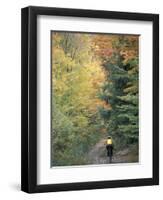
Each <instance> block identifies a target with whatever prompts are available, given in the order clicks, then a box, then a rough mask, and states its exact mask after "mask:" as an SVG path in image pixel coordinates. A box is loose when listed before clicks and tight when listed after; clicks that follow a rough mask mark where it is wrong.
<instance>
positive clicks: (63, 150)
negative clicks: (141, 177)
mask: <svg viewBox="0 0 163 200" xmlns="http://www.w3.org/2000/svg"><path fill="white" fill-rule="evenodd" d="M51 60H52V66H51V68H52V70H51V73H52V74H51V77H52V80H51V87H52V88H51V95H52V96H51V102H52V103H51V113H52V119H51V166H72V165H89V164H105V163H107V160H106V149H105V139H106V138H107V136H108V135H109V136H111V137H112V139H113V145H114V154H113V155H114V156H113V162H114V163H130V162H131V163H132V162H138V160H139V112H138V107H139V36H138V35H127V34H102V33H77V32H59V31H58V32H55V31H53V32H52V33H51Z"/></svg>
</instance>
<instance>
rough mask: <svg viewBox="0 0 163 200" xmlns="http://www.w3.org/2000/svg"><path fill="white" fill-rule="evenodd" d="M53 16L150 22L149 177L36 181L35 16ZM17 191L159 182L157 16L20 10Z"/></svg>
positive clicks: (60, 10)
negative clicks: (151, 36)
mask: <svg viewBox="0 0 163 200" xmlns="http://www.w3.org/2000/svg"><path fill="white" fill-rule="evenodd" d="M38 15H49V16H50V15H51V16H52V15H55V16H65V17H66V16H67V17H68V16H71V17H85V18H86V17H87V18H101V19H123V20H137V21H151V22H152V23H153V177H152V178H140V179H128V180H126V179H125V180H113V181H95V182H93V181H92V182H77V183H63V184H47V185H38V184H37V16H38ZM21 19H22V20H21V36H22V38H21V77H22V80H21V98H22V101H21V102H22V104H21V190H22V191H24V192H28V193H37V192H52V191H53V192H54V191H67V190H83V189H100V188H115V187H130V186H145V185H146V186H147V185H158V184H159V15H158V14H144V13H128V12H113V11H99V10H82V9H66V8H50V7H35V6H30V7H26V8H23V9H22V12H21Z"/></svg>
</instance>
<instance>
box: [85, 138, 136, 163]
mask: <svg viewBox="0 0 163 200" xmlns="http://www.w3.org/2000/svg"><path fill="white" fill-rule="evenodd" d="M105 142H106V141H105V139H101V140H100V141H99V142H98V143H97V144H96V145H95V146H94V147H92V149H91V150H90V151H89V153H88V161H89V163H90V164H108V163H109V159H108V157H107V154H106V153H107V152H106V143H105ZM133 149H134V148H126V149H123V150H121V151H118V152H115V151H114V152H113V158H112V163H130V162H137V161H138V156H137V154H135V150H134V151H133Z"/></svg>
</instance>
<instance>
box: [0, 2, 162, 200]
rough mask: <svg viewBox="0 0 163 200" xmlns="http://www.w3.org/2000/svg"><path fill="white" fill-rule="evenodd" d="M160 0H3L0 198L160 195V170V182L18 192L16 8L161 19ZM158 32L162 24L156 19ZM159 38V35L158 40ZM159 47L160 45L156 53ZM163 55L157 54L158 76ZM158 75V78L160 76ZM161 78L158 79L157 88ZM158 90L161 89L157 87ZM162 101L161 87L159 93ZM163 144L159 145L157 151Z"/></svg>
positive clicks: (73, 199) (135, 197)
mask: <svg viewBox="0 0 163 200" xmlns="http://www.w3.org/2000/svg"><path fill="white" fill-rule="evenodd" d="M161 2H162V0H155V1H147V0H136V1H131V0H123V1H122V0H113V1H112V0H110V1H109V0H100V1H99V0H90V1H88V0H86V1H85V0H82V1H81V0H78V1H77V0H69V1H68V0H46V1H42V0H29V1H24V2H23V1H21V0H17V1H16V0H10V1H9V0H5V1H1V7H0V22H1V26H0V27H1V30H0V55H1V56H0V94H1V95H0V136H1V138H0V199H17V200H20V199H23V200H24V199H36V200H37V199H48V200H51V199H56V200H58V199H62V200H64V199H65V200H69V199H71V200H76V199H79V200H80V199H92V198H93V199H102V198H105V199H106V198H107V199H109V198H110V199H113V200H118V199H125V200H129V199H131V198H132V200H138V199H143V198H148V200H149V199H152V200H153V199H158V200H159V199H162V197H161V196H163V184H162V180H163V176H162V173H160V179H161V180H160V184H161V185H160V186H154V187H152V186H150V187H149V186H148V187H137V188H136V187H135V188H134V187H133V188H118V189H102V190H90V191H88V190H87V191H75V192H59V193H44V194H33V195H29V194H25V193H23V192H20V152H21V150H20V119H21V118H20V88H21V86H20V81H21V78H20V75H21V73H20V72H21V71H20V58H21V56H20V43H21V39H20V9H21V7H24V6H27V5H40V6H41V5H42V6H56V7H67V8H85V9H86V8H88V9H101V10H102V9H106V10H113V11H114V10H116V11H131V12H153V13H160V14H161V16H160V21H162V18H163V17H162V14H163V10H162V9H161V8H162V6H161ZM160 35H163V27H162V26H161V23H160ZM161 42H162V39H160V44H161ZM161 50H162V47H161V45H160V55H161ZM161 64H163V59H162V58H161V56H160V77H162V76H163V70H162V69H161ZM160 79H161V78H160ZM162 86H163V78H162V80H160V88H162ZM160 92H161V90H160ZM160 102H163V91H162V92H161V94H160ZM162 108H163V104H162V105H161V106H160V141H161V140H162V136H161V132H162V131H163V123H161V121H162V120H163V111H162V112H161V110H162ZM162 152H163V145H162V146H160V153H161V154H162ZM160 159H161V160H160V169H161V168H162V166H163V157H162V158H161V156H160Z"/></svg>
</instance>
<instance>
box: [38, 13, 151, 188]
mask: <svg viewBox="0 0 163 200" xmlns="http://www.w3.org/2000/svg"><path fill="white" fill-rule="evenodd" d="M37 20H38V21H37V24H38V25H37V30H38V35H37V36H38V37H37V45H38V46H37V49H38V51H37V65H38V77H39V78H38V93H37V95H38V104H37V105H38V108H37V109H38V113H37V114H38V116H39V118H38V126H37V131H38V174H37V175H38V180H37V181H38V184H50V183H51V184H53V183H64V182H65V183H68V182H82V181H100V180H121V179H134V178H140V177H142V178H143V177H144V178H150V177H152V156H147V155H148V154H149V155H152V90H151V89H149V90H147V88H152V23H151V22H140V21H139V22H137V21H126V20H124V21H123V20H106V19H101V20H100V19H99V20H97V19H82V18H76V19H74V17H72V18H71V17H66V18H65V17H56V16H39V17H38V19H37ZM51 30H69V31H87V32H91V31H94V32H105V33H109V32H111V33H126V32H127V33H128V34H138V35H140V38H139V54H140V60H139V77H140V82H139V92H140V96H139V107H140V112H139V125H140V126H139V133H140V137H139V139H140V140H139V148H140V154H139V159H140V160H139V164H136V163H134V164H131V163H130V164H116V166H115V165H114V166H112V165H109V166H108V165H103V166H100V167H99V165H98V166H95V165H94V166H93V167H91V166H82V167H79V166H78V167H69V168H68V167H62V168H55V167H54V168H53V169H52V168H50V166H49V164H50V146H49V145H50V136H51V130H50V120H51V119H50V107H51V106H50V77H51V76H50V67H51V66H50V52H51V51H50V31H51ZM45 66H46V67H45ZM146 66H148V73H147V67H146ZM122 172H123V173H122Z"/></svg>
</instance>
